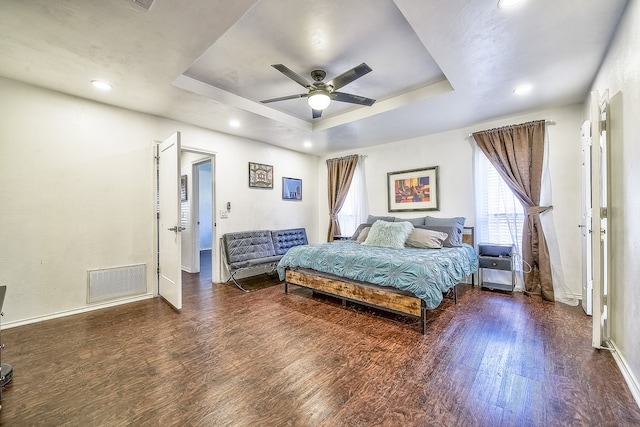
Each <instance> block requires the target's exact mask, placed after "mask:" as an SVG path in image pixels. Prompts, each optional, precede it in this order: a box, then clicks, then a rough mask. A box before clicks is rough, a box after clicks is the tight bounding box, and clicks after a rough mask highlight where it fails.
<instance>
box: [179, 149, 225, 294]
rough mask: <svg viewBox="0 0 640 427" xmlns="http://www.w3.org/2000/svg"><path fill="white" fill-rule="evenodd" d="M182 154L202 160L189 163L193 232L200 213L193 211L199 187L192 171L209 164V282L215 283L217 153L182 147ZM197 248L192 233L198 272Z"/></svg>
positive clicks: (198, 257) (198, 254) (196, 202)
mask: <svg viewBox="0 0 640 427" xmlns="http://www.w3.org/2000/svg"><path fill="white" fill-rule="evenodd" d="M181 152H182V153H192V154H198V155H202V158H199V159H197V160H195V161H192V162H191V182H192V196H191V199H192V201H193V203H192V204H191V210H192V212H191V218H190V223H189V225H190V227H191V230H195V229H196V228H197V224H196V221H198V217H199V214H200V212H199V211H198V212H197V213H194V212H196V210H195V207H196V206H195V205H196V204H199V199H197V198H198V197H199V195H197V194H196V191H195V188H196V185H195V184H196V183H198V185H199V181H198V178H197V177H196V176H195V173H194V170H195V169H196V168H195V166H196V165H197V164H198V163H202V162H206V161H210V162H211V181H212V182H211V220H212V224H211V281H212V282H214V281H215V277H216V267H217V265H216V262H215V259H216V255H217V254H216V245H215V242H216V238H217V237H216V228H217V223H216V182H217V179H216V172H217V168H216V155H217V152H215V151H208V150H202V149H200V148H194V147H188V146H186V147H185V146H182V150H181ZM198 248H199V242H198V235H197V234H196V233H194V232H192V233H191V250H192V251H193V256H192V258H193V260H194V264H195V262H196V260H197V262H198V267H197V268H198V271H200V253H199V252H198V253H197V254H196V250H197V249H198Z"/></svg>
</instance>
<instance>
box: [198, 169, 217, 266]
mask: <svg viewBox="0 0 640 427" xmlns="http://www.w3.org/2000/svg"><path fill="white" fill-rule="evenodd" d="M193 176H194V186H195V187H197V188H194V194H195V193H196V192H197V193H198V194H197V195H195V201H196V205H197V206H195V207H194V210H197V216H196V217H194V221H193V222H194V227H195V231H196V232H195V235H194V247H193V251H194V265H196V266H198V267H199V268H198V271H199V272H200V273H201V274H203V275H204V274H211V273H212V265H213V263H212V260H213V247H214V244H213V241H214V240H213V199H212V195H213V168H212V162H211V159H207V160H204V161H201V162H198V163H194V164H193Z"/></svg>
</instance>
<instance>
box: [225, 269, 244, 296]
mask: <svg viewBox="0 0 640 427" xmlns="http://www.w3.org/2000/svg"><path fill="white" fill-rule="evenodd" d="M234 276H235V273H233V274H231V275H230V276H229V278H228V279H227V282H228V281H229V280H233V283H234V284H235V285H236V286H237V287H238V289H240V290H241V291H242V292H249V291H248V290H246V289H245V288H243V287H242V285H241V284H240V283H238V281H237V280H236V278H235V277H234Z"/></svg>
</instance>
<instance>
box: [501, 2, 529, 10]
mask: <svg viewBox="0 0 640 427" xmlns="http://www.w3.org/2000/svg"><path fill="white" fill-rule="evenodd" d="M523 1H524V0H498V7H499V8H501V9H505V8H508V7H513V6H516V5H517V4H520V3H522V2H523Z"/></svg>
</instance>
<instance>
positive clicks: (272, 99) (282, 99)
mask: <svg viewBox="0 0 640 427" xmlns="http://www.w3.org/2000/svg"><path fill="white" fill-rule="evenodd" d="M307 96H309V94H307V93H300V94H298V95H289V96H281V97H280V98H271V99H265V100H264V101H260V102H261V103H263V104H267V103H269V102H278V101H286V100H287V99H296V98H306V97H307Z"/></svg>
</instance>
